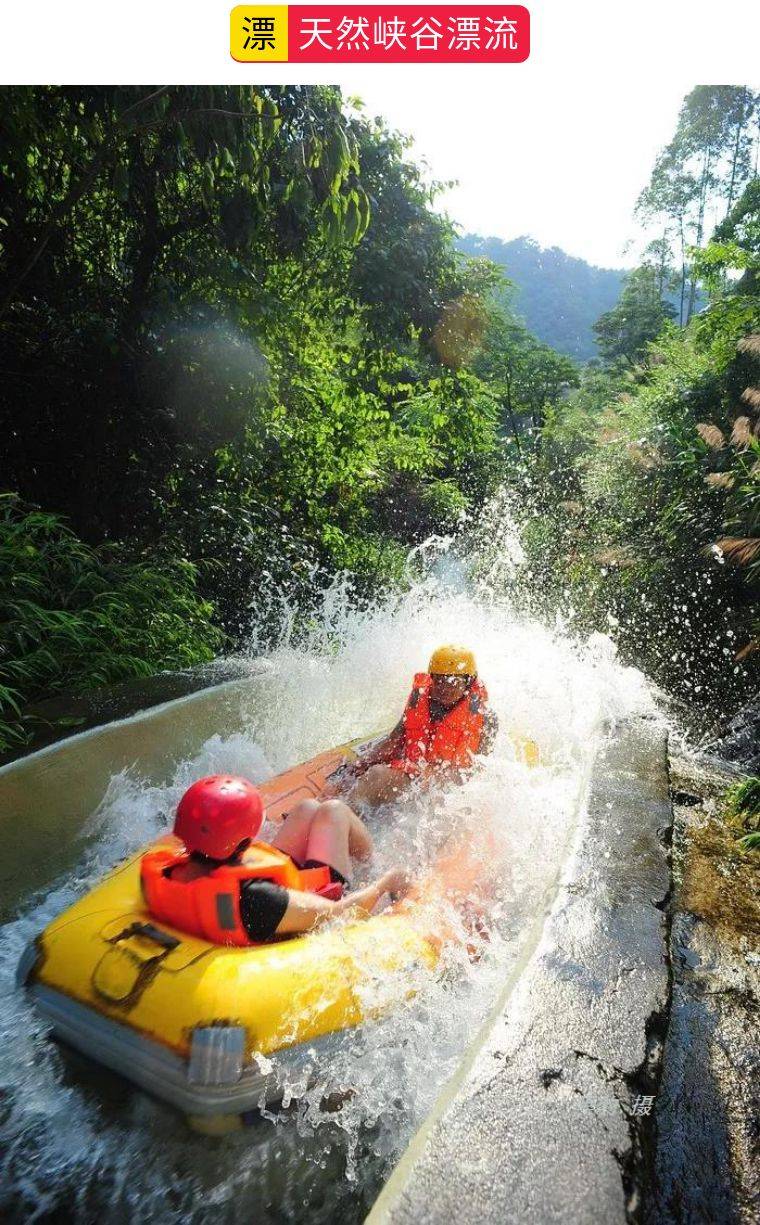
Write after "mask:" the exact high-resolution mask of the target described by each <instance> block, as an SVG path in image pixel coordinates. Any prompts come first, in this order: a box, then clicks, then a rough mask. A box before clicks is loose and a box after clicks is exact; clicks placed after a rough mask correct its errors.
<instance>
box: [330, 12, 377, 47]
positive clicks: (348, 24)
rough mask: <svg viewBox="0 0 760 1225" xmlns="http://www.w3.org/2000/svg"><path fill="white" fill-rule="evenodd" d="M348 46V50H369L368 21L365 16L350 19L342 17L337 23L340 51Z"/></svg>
mask: <svg viewBox="0 0 760 1225" xmlns="http://www.w3.org/2000/svg"><path fill="white" fill-rule="evenodd" d="M343 47H348V49H349V51H359V50H361V51H369V21H368V19H367V18H366V17H357V18H355V19H354V20H352V19H351V18H350V17H344V18H343V19H342V20H341V21H340V22H339V23H338V47H337V49H338V50H339V51H340V50H342V49H343Z"/></svg>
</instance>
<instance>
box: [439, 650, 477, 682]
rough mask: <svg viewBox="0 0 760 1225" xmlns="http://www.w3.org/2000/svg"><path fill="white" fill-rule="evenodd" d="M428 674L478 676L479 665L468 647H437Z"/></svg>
mask: <svg viewBox="0 0 760 1225" xmlns="http://www.w3.org/2000/svg"><path fill="white" fill-rule="evenodd" d="M428 672H430V673H431V675H432V676H477V675H478V665H477V664H476V663H475V656H474V655H473V653H472V651H470V650H468V649H467V647H457V646H452V644H451V643H447V644H446V646H443V647H437V648H436V649H435V651H433V654H432V655H431V656H430V663H429V664H428Z"/></svg>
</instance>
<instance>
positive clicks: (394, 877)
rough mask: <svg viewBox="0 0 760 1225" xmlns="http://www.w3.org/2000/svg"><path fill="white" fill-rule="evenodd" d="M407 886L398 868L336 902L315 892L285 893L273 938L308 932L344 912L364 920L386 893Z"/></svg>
mask: <svg viewBox="0 0 760 1225" xmlns="http://www.w3.org/2000/svg"><path fill="white" fill-rule="evenodd" d="M407 887H408V885H407V877H406V873H404V872H402V871H401V870H400V869H393V870H392V871H390V872H385V873H384V874H383V875H382V876H381V877H380V878H379V880H376V881H374V882H373V883H372V884H371V885H365V887H364V888H363V889H357V890H355V892H353V893H348V894H346V896H345V897H343V898H341V899H340V901H339V902H331V901H329V900H328V899H327V898H324V897H320V896H319V895H318V894H316V893H301V892H297V891H296V890H292V889H289V890H287V891H286V892H287V894H288V906H287V910H286V911H285V913H284V915H283V916H282V918H281V920H280V922H279V924H278V925H277V929H276V933H275V934H276V935H278V936H292V935H297V934H298V933H299V932H307V931H311V930H312V929H313V928H315V927H317V926H318V925H319V924H320V923H324V922H325V920H327V919H330V918H334V917H335V916H336V915H340V914H345V913H346V912H347V911H351V912H352V913H354V917H355V918H357V919H368V918H369V917H370V915H371V914H372V911H373V910H374V909H375V907H376V906H377V903H378V902H379V901H380V898H381V897H383V895H384V894H386V893H402V892H404V891H405V890H406V888H407Z"/></svg>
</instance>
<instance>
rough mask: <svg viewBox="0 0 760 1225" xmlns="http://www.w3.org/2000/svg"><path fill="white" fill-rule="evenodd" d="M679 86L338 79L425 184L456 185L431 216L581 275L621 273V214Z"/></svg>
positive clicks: (625, 219)
mask: <svg viewBox="0 0 760 1225" xmlns="http://www.w3.org/2000/svg"><path fill="white" fill-rule="evenodd" d="M695 83H696V82H694V81H691V80H688V79H687V80H680V81H679V80H677V79H676V80H674V79H673V78H671V79H669V80H649V81H648V82H647V85H646V88H645V89H641V88H640V89H635V90H632V89H631V87H630V85H629V84H628V83H627V82H619V83H618V85H617V87H616V85H615V82H614V81H606V82H605V83H604V85H602V83H601V82H600V81H599V80H598V79H594V80H592V81H589V80H588V79H587V80H585V81H584V80H577V81H573V82H572V84H571V87H570V88H568V82H567V81H565V82H563V83H562V85H563V87H562V88H561V89H556V90H555V89H552V88H547V83H546V80H545V78H541V79H539V78H538V77H536V76H534V77H532V78H531V77H528V76H525V75H523V76H520V75H519V74H517V73H515V72H514V71H512V72H510V71H505V72H501V73H499V74H496V73H492V74H490V76H489V73H488V72H484V73H481V74H480V79H479V80H478V79H471V80H470V81H468V82H466V83H464V89H463V88H462V82H461V74H460V80H459V81H458V82H456V81H455V78H454V77H453V76H452V77H451V78H449V79H446V78H444V77H443V75H440V76H438V77H437V78H432V77H431V78H429V79H428V81H427V82H426V87H425V89H424V90H421V89H420V87H419V82H415V81H414V80H413V79H411V78H410V77H406V78H404V77H401V76H398V77H396V78H395V79H394V80H393V81H388V82H386V81H385V80H383V79H382V78H380V77H379V76H375V77H374V78H373V79H368V77H367V74H366V73H364V74H362V76H361V77H359V76H358V75H357V77H356V78H352V77H351V75H350V73H349V72H348V70H344V71H343V72H342V73H341V80H340V84H341V87H342V88H343V90H344V92H345V93H346V94H352V93H353V94H356V95H358V96H359V97H361V98H362V99H363V101H364V103H365V105H366V110H367V112H368V113H369V114H370V115H378V114H379V115H384V116H385V118H386V119H387V120H388V121H389V122H390V124H391V126H392V127H394V128H398V129H401V130H402V131H405V132H407V133H409V134H410V135H412V136H413V137H414V141H415V145H414V150H413V155H414V156H415V158H422V159H424V160H425V161H426V162H427V163H428V165H429V167H430V172H431V175H432V177H434V178H436V179H444V180H448V179H457V180H458V182H459V186H458V187H455V188H454V189H452V190H451V191H448V192H447V193H446V194H445V195H443V196H442V197H441V198H440V204H441V206H442V207H444V208H445V209H446V211H447V212H448V213H449V214H450V215H451V216H452V217H453V218H454V220H455V221H457V222H459V223H460V224H461V225H462V226H463V227H464V229H465V230H473V231H475V232H477V233H479V234H484V235H490V234H495V235H497V236H498V237H500V238H505V239H509V238H516V237H517V236H518V235H520V234H530V235H532V237H534V238H535V239H537V240H538V242H540V243H541V245H542V246H558V247H562V248H564V250H565V251H568V252H569V253H570V254H571V255H579V256H582V257H583V258H584V259H586V260H589V262H591V263H593V264H600V265H604V266H613V267H615V266H618V267H619V266H630V265H631V264H633V263H635V260H636V254H637V252H636V250H635V249H634V250H630V251H628V252H625V251H624V249H623V248H624V247H625V244H626V243H627V242H629V241H630V240H631V239H638V240H640V239H641V231H640V230H639V228H638V226H637V224H636V222H635V221H634V218H633V207H634V204H635V201H636V197H637V196H638V194H639V192H640V190H641V189H642V187H643V186H644V185H645V184H646V182H647V180H648V177H649V173H650V171H651V168H652V164H653V162H654V159H655V156H656V154H657V152H658V150H659V149H660V148H661V147H662V146H663V145H664V144H666V143H667V141H668V140H669V139H670V137H671V136H672V134H673V130H674V128H675V124H676V119H677V117H678V110H679V107H680V104H681V101H682V98H683V96H684V94H685V93H687V92H688V90H689V89H690V88H691V87H692V85H693V84H695Z"/></svg>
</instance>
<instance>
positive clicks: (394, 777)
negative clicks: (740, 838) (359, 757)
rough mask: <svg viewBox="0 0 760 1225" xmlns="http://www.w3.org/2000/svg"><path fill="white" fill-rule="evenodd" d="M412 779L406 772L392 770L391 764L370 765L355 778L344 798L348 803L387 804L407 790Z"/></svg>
mask: <svg viewBox="0 0 760 1225" xmlns="http://www.w3.org/2000/svg"><path fill="white" fill-rule="evenodd" d="M412 781H413V780H412V779H411V778H410V777H409V775H408V774H404V773H403V772H402V771H401V770H394V769H393V767H392V766H386V765H378V766H370V768H369V770H367V772H366V773H365V774H362V775H361V777H360V778H358V779H357V780H356V783H355V785H354V787H353V788H352V789H351V792H350V793H349V795H348V796H347V797H346V798H347V800H348V802H349V804H355V803H357V804H369V805H370V806H374V805H376V804H387V803H388V802H389V801H390V800H393V799H395V797H396V796H398V795H401V794H402V793H403V792H404V791H407V790H408V788H409V787H410V786H411V784H412Z"/></svg>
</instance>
